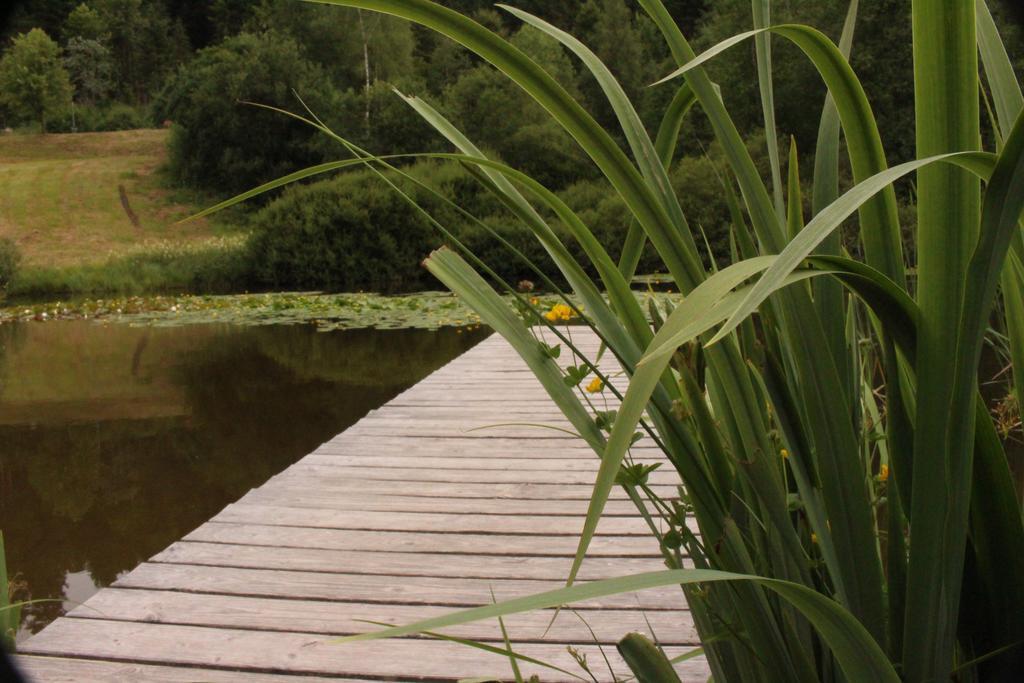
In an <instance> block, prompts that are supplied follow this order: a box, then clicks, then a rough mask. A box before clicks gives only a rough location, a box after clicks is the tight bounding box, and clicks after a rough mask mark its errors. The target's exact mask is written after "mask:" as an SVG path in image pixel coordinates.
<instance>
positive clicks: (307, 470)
mask: <svg viewBox="0 0 1024 683" xmlns="http://www.w3.org/2000/svg"><path fill="white" fill-rule="evenodd" d="M544 474H545V476H546V477H547V478H548V479H549V480H550V482H549V483H550V484H551V485H552V486H559V485H567V486H572V485H582V486H589V487H592V486H593V485H594V475H593V474H592V473H590V472H561V473H559V474H557V475H554V474H552V473H550V472H546V473H544ZM289 475H294V476H296V477H314V478H316V479H317V480H322V481H323V482H324V483H327V484H330V483H331V482H332V481H338V480H345V481H351V480H353V479H358V480H363V481H386V480H394V481H415V482H418V483H420V484H423V485H426V484H428V483H429V482H448V483H479V484H531V483H534V482H536V481H537V479H538V478H539V476H538V473H536V472H533V471H529V470H527V471H523V472H519V471H516V470H507V471H506V470H466V469H446V470H442V469H430V468H416V469H414V468H407V469H384V468H379V469H369V468H363V469H362V470H360V471H358V472H356V471H353V470H349V469H346V468H339V467H334V466H332V465H319V464H309V463H305V462H302V461H299V462H297V463H295V464H294V465H292V466H291V467H289V468H288V469H287V470H286V471H285V472H283V473H282V474H281V475H280V476H282V477H288V476H289ZM650 483H651V484H652V485H654V486H660V487H663V488H667V489H668V490H669V491H671V490H672V489H673V488H674V487H675V486H676V485H677V484H678V483H679V475H677V474H676V473H675V472H670V471H668V470H655V471H654V472H652V473H651V475H650Z"/></svg>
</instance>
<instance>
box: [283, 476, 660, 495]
mask: <svg viewBox="0 0 1024 683" xmlns="http://www.w3.org/2000/svg"><path fill="white" fill-rule="evenodd" d="M326 479H328V477H326V476H320V477H318V476H315V475H310V474H300V473H297V472H294V473H293V472H283V473H281V474H279V475H277V476H276V477H273V478H271V479H270V481H269V482H268V483H267V484H265V486H271V487H273V489H274V490H280V491H283V490H288V489H290V490H292V491H296V492H297V495H301V492H302V491H310V490H312V488H313V487H315V488H316V489H317V490H319V491H321V492H322V493H325V494H335V495H342V494H344V493H347V492H351V493H376V494H381V495H406V496H423V497H428V498H470V499H478V498H487V499H519V500H590V494H591V493H592V492H593V486H592V485H590V484H576V485H565V486H559V485H558V484H555V483H550V484H534V483H520V484H490V483H486V482H476V483H472V482H430V484H429V485H427V484H424V483H422V482H417V481H406V480H400V479H399V480H391V479H380V480H373V479H359V478H355V477H350V478H344V477H334V478H330V481H325V480H326ZM651 489H652V490H653V491H654V492H655V493H657V494H658V495H660V496H661V497H662V498H664V499H666V500H667V499H671V498H676V497H678V490H677V488H676V487H674V486H652V487H651ZM611 495H612V499H613V500H626V494H625V493H623V492H622V491H621V490H619V489H616V490H614V491H613V492H612V494H611Z"/></svg>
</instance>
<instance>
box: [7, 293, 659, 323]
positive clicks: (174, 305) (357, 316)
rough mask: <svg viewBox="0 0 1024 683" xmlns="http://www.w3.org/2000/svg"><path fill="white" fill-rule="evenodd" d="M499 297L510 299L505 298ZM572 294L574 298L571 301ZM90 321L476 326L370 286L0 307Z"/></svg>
mask: <svg viewBox="0 0 1024 683" xmlns="http://www.w3.org/2000/svg"><path fill="white" fill-rule="evenodd" d="M636 297H637V301H638V303H639V304H640V305H641V306H643V307H645V308H646V307H648V305H649V304H650V302H652V301H654V302H656V303H657V305H659V306H663V305H664V304H665V303H666V302H668V301H672V300H675V299H677V298H678V296H677V295H674V294H672V293H669V292H654V291H647V292H639V291H638V292H636ZM507 300H508V301H509V302H510V303H511V302H512V301H513V299H512V297H508V298H507ZM529 300H530V302H531V305H533V306H534V307H536V308H537V309H539V310H557V309H558V307H562V308H566V307H565V304H564V303H562V299H560V298H559V297H557V296H555V295H553V294H536V295H531V296H529ZM571 300H573V303H574V305H576V306H579V302H578V301H575V300H574V299H571ZM55 320H93V321H96V322H98V323H123V324H129V325H147V326H153V327H177V326H181V325H196V324H205V323H220V324H231V325H289V324H309V325H313V326H315V327H316V328H317V330H319V331H324V332H327V331H333V330H351V329H364V328H376V329H399V328H414V329H439V328H441V327H457V328H471V329H476V328H478V327H479V326H480V324H481V323H480V317H479V316H478V315H477V314H476V313H475V312H474V311H473V310H472V309H471V308H469V307H468V306H467V305H466V304H465V303H463V302H462V301H461V300H460V299H459V298H457V297H456V295H454V294H452V293H450V292H443V291H427V292H417V293H415V294H404V295H392V296H387V295H381V294H376V293H372V292H346V293H333V294H331V293H323V292H269V293H255V294H252V293H250V294H235V295H191V294H180V295H153V296H127V297H113V298H103V299H99V298H97V299H78V300H71V301H53V302H48V303H26V304H20V305H8V306H6V307H0V325H4V324H10V323H15V322H51V321H55Z"/></svg>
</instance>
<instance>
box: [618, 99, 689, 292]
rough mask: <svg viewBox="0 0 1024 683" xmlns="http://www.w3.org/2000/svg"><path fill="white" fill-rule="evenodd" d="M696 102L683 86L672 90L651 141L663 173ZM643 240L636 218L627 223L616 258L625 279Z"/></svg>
mask: <svg viewBox="0 0 1024 683" xmlns="http://www.w3.org/2000/svg"><path fill="white" fill-rule="evenodd" d="M696 101H697V98H696V97H694V94H693V90H691V89H690V86H689V85H687V84H685V83H684V84H683V85H682V86H681V87H680V88H679V89H678V90H676V94H675V95H674V96H673V97H672V101H671V102H670V103H669V105H668V108H667V109H666V110H665V115H664V116H663V117H662V119H661V125H660V126H659V127H658V135H657V137H656V138H655V140H654V149H655V151H657V153H658V158H659V159H661V163H662V165H663V166H664V167H665V169H666V170H668V168H669V167H670V166H671V164H672V157H673V156H675V150H676V143H677V142H678V140H679V131H680V129H681V128H682V125H683V119H685V118H686V114H687V113H688V112H689V111H690V109H691V108H692V107H693V105H694V103H695V102H696ZM646 241H647V235H645V234H644V231H643V228H641V227H640V224H639V223H637V222H636V219H633V220H631V221H630V223H629V231H628V232H627V233H626V241H625V243H624V244H623V245H622V255H621V256H620V257H619V270H620V271H621V272H622V275H623V277H625V278H626V279H627V280H628V279H630V278H632V277H633V275H634V274H635V273H636V268H637V266H638V265H639V263H640V256H641V255H642V254H643V249H644V244H646Z"/></svg>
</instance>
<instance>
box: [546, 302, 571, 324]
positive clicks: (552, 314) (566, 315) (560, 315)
mask: <svg viewBox="0 0 1024 683" xmlns="http://www.w3.org/2000/svg"><path fill="white" fill-rule="evenodd" d="M574 315H575V313H573V310H572V309H571V308H569V307H568V306H566V305H565V304H555V305H554V306H552V307H551V310H550V311H548V312H547V313H545V314H544V317H545V318H547V319H548V320H550V321H551V322H555V321H556V320H572V318H573V316H574Z"/></svg>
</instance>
